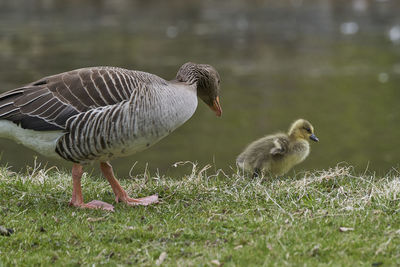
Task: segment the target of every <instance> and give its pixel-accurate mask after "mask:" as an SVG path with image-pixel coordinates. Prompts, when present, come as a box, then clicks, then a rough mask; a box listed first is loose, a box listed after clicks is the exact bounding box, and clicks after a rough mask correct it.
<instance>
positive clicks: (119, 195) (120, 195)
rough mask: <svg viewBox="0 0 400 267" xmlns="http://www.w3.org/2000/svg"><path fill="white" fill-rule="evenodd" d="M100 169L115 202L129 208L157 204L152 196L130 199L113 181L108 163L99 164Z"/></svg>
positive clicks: (116, 182) (112, 174) (155, 197)
mask: <svg viewBox="0 0 400 267" xmlns="http://www.w3.org/2000/svg"><path fill="white" fill-rule="evenodd" d="M100 169H101V171H102V172H103V174H104V176H105V177H106V178H107V180H108V182H109V183H110V185H111V187H112V190H113V191H114V194H115V201H116V202H119V201H122V202H125V203H126V204H128V205H130V206H136V205H143V206H147V205H150V204H153V203H158V196H157V195H152V196H148V197H144V198H130V197H129V196H128V194H127V193H126V191H125V190H124V189H123V188H122V186H121V185H120V184H119V183H118V181H117V179H115V176H114V172H113V169H112V166H111V165H110V163H108V162H101V163H100Z"/></svg>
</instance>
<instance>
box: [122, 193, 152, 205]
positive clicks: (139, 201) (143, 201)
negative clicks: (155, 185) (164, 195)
mask: <svg viewBox="0 0 400 267" xmlns="http://www.w3.org/2000/svg"><path fill="white" fill-rule="evenodd" d="M115 202H124V203H126V204H128V205H129V206H148V205H151V204H155V203H158V195H152V196H148V197H142V198H131V197H127V196H122V197H118V196H117V197H115Z"/></svg>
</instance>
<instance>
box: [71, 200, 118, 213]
mask: <svg viewBox="0 0 400 267" xmlns="http://www.w3.org/2000/svg"><path fill="white" fill-rule="evenodd" d="M69 205H70V206H74V207H78V208H81V209H102V210H106V211H114V206H113V205H111V204H108V203H107V202H103V201H100V200H92V201H90V202H89V203H83V202H82V203H77V202H75V203H73V202H72V201H71V202H70V203H69Z"/></svg>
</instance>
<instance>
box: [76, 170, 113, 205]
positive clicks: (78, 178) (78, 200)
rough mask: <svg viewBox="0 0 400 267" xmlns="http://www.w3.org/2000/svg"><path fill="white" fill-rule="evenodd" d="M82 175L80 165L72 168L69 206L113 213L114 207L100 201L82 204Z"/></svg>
mask: <svg viewBox="0 0 400 267" xmlns="http://www.w3.org/2000/svg"><path fill="white" fill-rule="evenodd" d="M82 174H83V167H82V165H80V164H76V163H75V164H74V165H73V166H72V184H73V187H72V198H71V201H70V202H69V204H70V205H71V206H75V207H80V208H88V209H103V210H109V211H114V207H113V206H112V205H110V204H108V203H106V202H103V201H100V200H93V201H91V202H89V203H86V204H85V203H84V202H83V196H82V188H81V177H82Z"/></svg>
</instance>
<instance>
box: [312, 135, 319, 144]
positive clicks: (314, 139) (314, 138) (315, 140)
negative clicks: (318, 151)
mask: <svg viewBox="0 0 400 267" xmlns="http://www.w3.org/2000/svg"><path fill="white" fill-rule="evenodd" d="M310 139H311V140H313V141H314V142H318V141H319V139H318V137H316V136H315V135H314V134H312V135H310Z"/></svg>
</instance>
